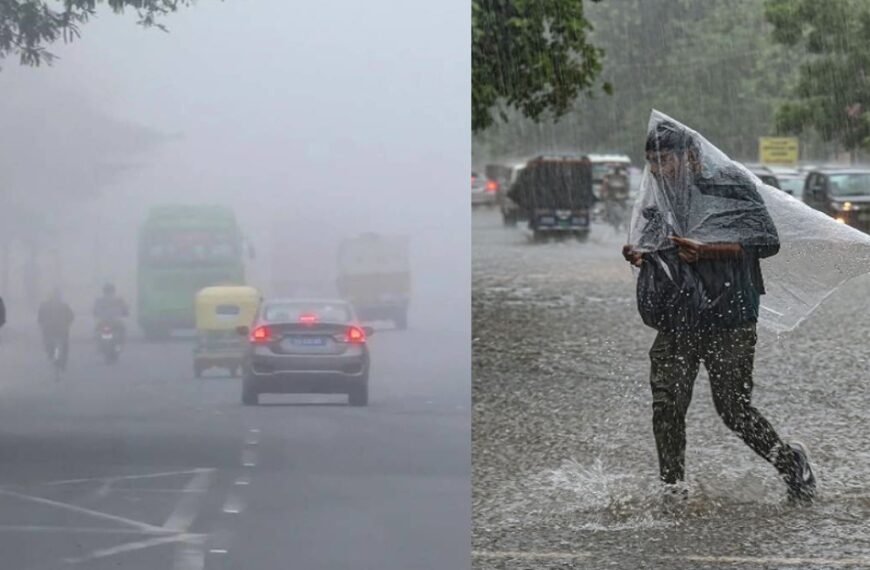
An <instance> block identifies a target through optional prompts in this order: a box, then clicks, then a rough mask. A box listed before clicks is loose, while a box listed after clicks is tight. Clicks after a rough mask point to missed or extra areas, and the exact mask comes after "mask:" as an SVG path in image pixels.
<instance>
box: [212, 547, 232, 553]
mask: <svg viewBox="0 0 870 570" xmlns="http://www.w3.org/2000/svg"><path fill="white" fill-rule="evenodd" d="M228 552H229V550H227V549H225V548H212V549H211V550H209V554H226V553H228Z"/></svg>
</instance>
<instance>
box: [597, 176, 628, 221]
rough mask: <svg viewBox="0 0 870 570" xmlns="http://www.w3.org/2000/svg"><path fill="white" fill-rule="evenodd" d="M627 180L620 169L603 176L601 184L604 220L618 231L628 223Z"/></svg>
mask: <svg viewBox="0 0 870 570" xmlns="http://www.w3.org/2000/svg"><path fill="white" fill-rule="evenodd" d="M628 198H629V179H628V175H627V173H626V172H625V171H624V170H622V169H621V168H617V169H615V170H614V171H613V172H611V173H609V174H607V175H606V176H604V180H603V181H602V184H601V200H602V202H604V219H605V221H607V223H609V224H610V225H612V226H613V229H615V230H616V231H619V230H620V229H621V227H622V226H623V225H624V224H625V223H627V222H628V220H627V218H628Z"/></svg>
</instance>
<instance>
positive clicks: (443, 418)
mask: <svg viewBox="0 0 870 570" xmlns="http://www.w3.org/2000/svg"><path fill="white" fill-rule="evenodd" d="M450 338H454V339H456V338H458V335H457V334H456V333H455V332H452V331H446V330H444V329H439V328H437V327H435V328H431V329H427V328H426V327H425V326H424V325H422V324H420V325H419V326H416V327H412V329H411V330H409V331H407V332H403V333H398V332H395V331H391V330H383V331H378V334H376V335H375V336H374V337H373V338H372V339H371V341H370V342H371V350H372V358H373V364H372V375H371V402H370V405H369V406H368V407H367V408H350V407H347V406H346V405H345V400H344V397H335V398H333V397H331V396H327V397H314V396H299V397H281V396H264V397H263V398H262V402H263V403H264V404H265V405H262V406H260V407H256V408H244V407H242V405H241V403H240V389H239V382H240V381H239V380H238V379H232V378H227V377H223V376H220V375H217V374H216V375H214V376H210V377H206V378H204V379H202V380H196V379H195V378H194V377H193V371H192V364H191V350H192V345H191V343H189V342H186V341H173V342H168V343H161V344H146V343H145V342H144V341H141V340H138V339H133V340H131V342H130V344H129V345H128V346H127V349H126V351H125V352H124V353H123V354H122V357H121V361H120V363H119V364H117V365H115V366H111V367H110V366H107V365H105V364H103V363H102V362H101V360H100V357H99V354H97V352H96V350H95V347H94V346H93V344H92V343H91V342H88V341H87V339H79V340H78V341H77V342H75V343H74V344H73V346H72V355H71V363H70V369H69V371H68V373H67V375H66V376H65V377H64V378H63V380H62V381H61V382H60V383H59V384H55V383H54V381H53V378H52V374H51V371H50V368H49V366H48V364H47V363H46V362H44V361H43V359H42V354H41V353H39V352H35V351H36V350H37V348H38V347H39V345H38V343H37V341H36V339H35V338H33V333H30V332H28V331H26V330H25V331H21V330H15V329H12V330H8V329H7V330H4V331H3V335H2V342H0V366H2V367H3V370H4V372H3V375H2V381H0V394H2V397H0V465H2V469H0V552H2V553H3V561H2V564H0V566H2V567H3V568H10V569H12V568H15V569H16V570H49V569H58V568H88V569H94V570H98V569H101V568H119V567H123V568H125V569H127V568H130V569H136V568H141V569H149V570H153V569H156V568H160V569H176V570H194V569H201V568H206V569H229V568H233V569H239V570H242V569H244V570H254V569H260V568H262V569H277V568H305V569H324V570H325V569H341V568H348V569H350V568H354V569H357V568H378V569H390V568H394V569H406V568H415V569H424V568H431V569H433V570H434V569H442V568H461V567H463V566H465V567H467V566H468V557H469V549H468V543H469V534H470V526H469V525H470V523H469V522H463V521H470V516H471V514H470V508H469V504H468V496H469V492H470V489H469V472H470V466H469V455H470V450H469V432H468V429H469V426H468V417H469V411H468V380H467V378H468V376H467V375H468V372H467V370H468V364H467V360H466V359H464V358H462V357H461V355H457V354H456V351H455V347H456V346H457V341H456V340H454V341H450V340H449V339H450ZM458 344H460V345H461V344H464V343H462V342H459V343H458ZM421 347H425V350H421Z"/></svg>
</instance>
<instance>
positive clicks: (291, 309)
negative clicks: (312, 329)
mask: <svg viewBox="0 0 870 570" xmlns="http://www.w3.org/2000/svg"><path fill="white" fill-rule="evenodd" d="M302 316H314V317H315V318H316V319H317V320H318V321H320V322H322V323H347V322H350V320H351V315H350V311H349V310H348V307H347V305H345V304H343V303H322V302H316V303H307V302H289V303H270V304H268V305H266V308H265V309H264V310H263V320H265V321H267V322H270V323H280V322H290V323H295V322H298V321H299V320H300V319H301V317H302Z"/></svg>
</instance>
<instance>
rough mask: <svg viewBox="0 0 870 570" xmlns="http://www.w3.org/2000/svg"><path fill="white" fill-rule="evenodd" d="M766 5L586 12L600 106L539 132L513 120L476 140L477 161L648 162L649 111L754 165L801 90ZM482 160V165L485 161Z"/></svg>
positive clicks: (637, 5) (620, 4)
mask: <svg viewBox="0 0 870 570" xmlns="http://www.w3.org/2000/svg"><path fill="white" fill-rule="evenodd" d="M764 1H765V0H716V2H711V1H709V0H656V1H654V2H650V1H648V0H608V1H607V2H603V3H601V4H594V5H590V6H589V10H588V11H587V17H588V19H589V21H590V23H591V25H592V26H593V27H594V32H593V33H591V35H590V37H589V41H591V42H592V43H593V44H595V45H596V46H598V47H599V48H601V49H602V50H603V51H604V58H603V60H602V62H601V63H602V66H603V70H602V73H601V75H600V80H602V81H606V82H609V83H611V84H612V85H613V95H612V96H610V97H593V98H592V99H591V100H586V101H584V103H583V105H582V106H578V107H577V108H576V109H575V110H573V111H572V112H570V113H568V114H567V115H565V116H564V117H563V118H562V119H561V120H559V121H550V122H547V123H544V124H533V123H532V122H530V121H528V120H525V119H524V118H523V117H522V116H521V115H519V114H516V113H514V114H512V115H511V116H510V120H509V121H507V122H506V123H505V124H498V125H496V126H494V127H493V128H492V129H490V130H489V131H487V132H485V133H481V134H480V135H478V136H477V137H476V139H475V143H476V145H475V147H476V148H475V150H476V153H477V155H487V156H489V157H492V158H496V157H499V156H504V155H506V154H507V155H511V156H517V155H521V156H523V155H529V154H534V153H537V152H542V151H547V152H552V151H582V152H604V151H607V152H625V153H628V154H630V155H631V156H632V157H633V158H635V160H639V159H640V157H641V156H642V146H643V141H644V138H645V132H646V124H647V120H648V119H649V114H650V111H651V110H652V109H653V108H656V109H659V110H660V111H663V112H665V113H667V114H669V115H672V116H674V117H675V118H677V119H679V120H681V121H683V122H685V123H687V124H689V125H690V126H692V127H694V128H697V129H699V130H700V131H701V132H703V133H704V134H705V135H706V136H708V137H709V138H710V139H711V140H712V141H713V142H714V143H715V144H717V145H719V146H720V147H721V148H723V150H725V151H727V152H729V153H730V154H732V155H734V156H736V157H740V158H743V159H754V158H755V157H756V156H757V153H758V137H759V136H763V135H769V134H772V133H773V131H774V125H773V115H774V110H775V109H776V107H777V106H778V105H779V104H780V103H781V102H783V101H784V100H785V99H784V95H785V94H786V93H788V91H789V90H790V89H791V87H792V86H793V85H794V83H795V80H796V75H797V68H798V65H799V62H800V57H799V55H797V54H796V53H795V51H794V50H789V49H787V48H786V47H784V46H781V45H777V44H776V43H774V42H773V41H772V39H771V26H770V25H769V24H768V23H767V22H766V21H765V17H764ZM481 158H482V156H481Z"/></svg>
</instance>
